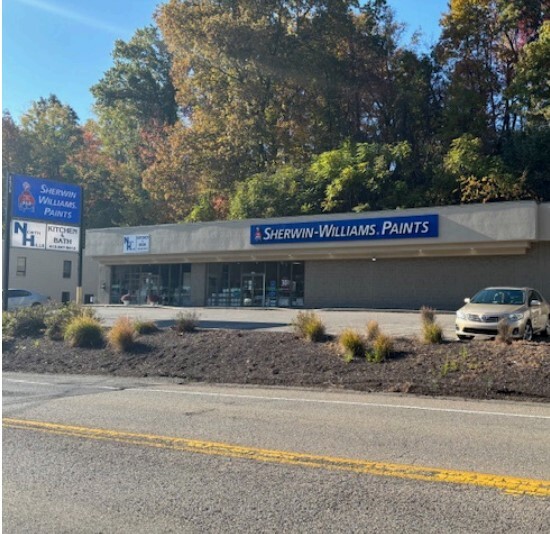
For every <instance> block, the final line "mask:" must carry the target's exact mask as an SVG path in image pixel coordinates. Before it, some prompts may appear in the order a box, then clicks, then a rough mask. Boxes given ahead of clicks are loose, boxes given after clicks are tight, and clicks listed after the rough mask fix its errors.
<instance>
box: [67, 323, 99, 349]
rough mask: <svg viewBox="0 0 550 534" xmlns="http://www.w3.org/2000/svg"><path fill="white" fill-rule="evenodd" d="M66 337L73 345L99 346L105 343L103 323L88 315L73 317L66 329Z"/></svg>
mask: <svg viewBox="0 0 550 534" xmlns="http://www.w3.org/2000/svg"><path fill="white" fill-rule="evenodd" d="M64 339H65V341H66V342H67V343H68V344H69V345H70V346H71V347H82V348H97V347H102V346H103V344H104V337H103V329H102V328H101V323H100V322H99V321H98V320H97V319H95V318H93V317H88V316H82V317H75V318H74V319H72V320H71V321H70V322H69V324H68V325H67V328H66V329H65V335H64Z"/></svg>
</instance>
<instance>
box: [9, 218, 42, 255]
mask: <svg viewBox="0 0 550 534" xmlns="http://www.w3.org/2000/svg"><path fill="white" fill-rule="evenodd" d="M11 241H12V245H13V246H14V247H25V248H40V249H44V248H46V225H45V224H43V223H35V222H30V221H17V220H14V221H12V232H11Z"/></svg>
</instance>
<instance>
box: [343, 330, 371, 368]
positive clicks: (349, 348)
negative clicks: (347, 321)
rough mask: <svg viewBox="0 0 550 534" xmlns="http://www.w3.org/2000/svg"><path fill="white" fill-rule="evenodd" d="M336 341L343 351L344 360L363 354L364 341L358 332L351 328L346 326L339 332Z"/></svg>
mask: <svg viewBox="0 0 550 534" xmlns="http://www.w3.org/2000/svg"><path fill="white" fill-rule="evenodd" d="M338 343H339V344H340V347H342V349H343V351H344V358H345V359H346V361H351V360H352V359H353V358H355V357H359V356H363V355H364V354H365V343H364V342H363V339H362V338H361V336H360V335H359V333H358V332H357V331H356V330H353V329H352V328H346V329H345V330H343V331H342V332H341V334H340V337H339V338H338Z"/></svg>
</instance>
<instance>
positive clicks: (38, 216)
mask: <svg viewBox="0 0 550 534" xmlns="http://www.w3.org/2000/svg"><path fill="white" fill-rule="evenodd" d="M12 179H13V182H12V216H13V217H15V218H19V219H34V220H39V221H45V222H52V223H60V224H66V225H73V226H79V225H80V222H81V204H82V189H81V187H80V186H78V185H74V184H66V183H63V182H54V181H53V180H46V179H45V178H33V177H31V176H22V175H17V174H14V175H13V176H12Z"/></svg>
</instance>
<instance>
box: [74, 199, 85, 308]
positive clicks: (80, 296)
mask: <svg viewBox="0 0 550 534" xmlns="http://www.w3.org/2000/svg"><path fill="white" fill-rule="evenodd" d="M83 254H84V189H82V191H81V194H80V241H79V243H78V280H77V283H76V295H75V300H76V303H77V304H84V292H83V290H82V260H83Z"/></svg>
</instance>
